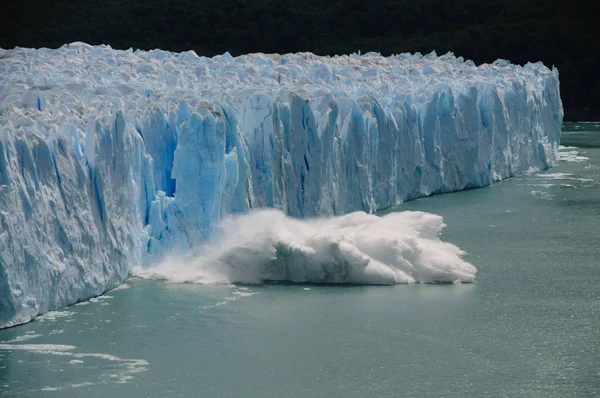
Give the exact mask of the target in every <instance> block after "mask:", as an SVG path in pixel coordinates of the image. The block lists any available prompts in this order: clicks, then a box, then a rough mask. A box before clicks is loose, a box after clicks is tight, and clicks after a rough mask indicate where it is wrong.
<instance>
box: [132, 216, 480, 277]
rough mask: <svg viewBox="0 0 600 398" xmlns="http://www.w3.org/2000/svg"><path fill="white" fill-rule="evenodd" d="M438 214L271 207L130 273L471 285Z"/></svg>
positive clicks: (469, 271)
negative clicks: (185, 251)
mask: <svg viewBox="0 0 600 398" xmlns="http://www.w3.org/2000/svg"><path fill="white" fill-rule="evenodd" d="M444 227H445V224H444V223H443V219H442V217H440V216H437V215H434V214H429V213H423V212H397V213H390V214H387V215H385V216H383V217H379V216H375V215H369V214H366V213H363V212H355V213H351V214H348V215H345V216H340V217H332V218H322V219H311V220H298V219H294V218H291V217H288V216H286V215H285V214H283V213H282V212H280V211H278V210H272V209H270V210H260V211H254V212H251V213H249V214H246V215H241V216H235V217H228V218H226V219H224V221H223V222H221V224H220V225H219V227H218V231H219V233H218V234H216V236H217V237H216V238H215V239H212V240H211V241H209V242H208V243H207V244H206V245H203V246H202V247H200V248H199V250H198V252H199V253H201V254H200V255H198V256H197V257H195V258H178V257H177V256H170V257H169V258H168V259H167V260H166V261H164V262H162V263H161V264H159V265H157V266H154V267H150V268H137V269H135V270H134V275H135V276H137V277H140V278H144V279H161V280H166V281H169V282H173V283H203V284H206V283H223V284H229V283H236V282H241V283H249V284H258V283H262V282H264V281H291V282H309V283H352V284H378V285H379V284H398V283H456V282H473V279H474V277H475V273H476V268H475V267H474V266H473V265H471V264H469V263H467V262H466V261H464V260H463V259H462V258H461V256H462V255H463V254H464V252H463V251H462V250H460V249H459V248H458V247H456V246H455V245H452V244H450V243H446V242H442V241H441V240H440V238H439V235H440V233H441V231H442V229H443V228H444Z"/></svg>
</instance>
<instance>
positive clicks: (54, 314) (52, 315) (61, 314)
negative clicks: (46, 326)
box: [36, 311, 74, 322]
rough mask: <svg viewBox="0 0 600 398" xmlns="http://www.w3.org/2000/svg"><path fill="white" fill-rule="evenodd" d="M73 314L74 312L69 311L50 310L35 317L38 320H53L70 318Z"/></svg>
mask: <svg viewBox="0 0 600 398" xmlns="http://www.w3.org/2000/svg"><path fill="white" fill-rule="evenodd" d="M73 314H74V312H71V311H50V312H46V313H45V314H44V315H40V316H38V317H37V318H36V319H37V320H38V321H39V322H54V321H56V320H57V319H61V318H70V317H72V316H73Z"/></svg>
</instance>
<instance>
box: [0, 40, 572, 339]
mask: <svg viewBox="0 0 600 398" xmlns="http://www.w3.org/2000/svg"><path fill="white" fill-rule="evenodd" d="M562 116H563V111H562V103H561V101H560V95H559V81H558V72H557V71H556V70H550V69H548V68H546V67H545V66H543V65H542V64H540V63H537V64H528V65H526V66H524V67H518V66H515V65H511V64H510V63H508V62H506V61H497V62H495V63H494V64H492V65H481V66H479V67H476V66H475V65H474V64H473V63H472V62H470V61H466V62H465V61H464V60H463V59H462V58H456V57H454V56H453V55H450V54H448V55H444V56H441V57H438V56H436V55H435V54H430V55H426V56H421V55H418V54H417V55H409V54H402V55H398V56H393V57H387V58H386V57H382V56H379V55H377V54H372V53H369V54H365V55H362V56H359V55H351V56H341V57H318V56H316V55H313V54H309V53H301V54H286V55H265V54H251V55H245V56H241V57H236V58H233V57H231V56H230V55H229V54H225V55H221V56H217V57H214V58H203V57H198V56H197V55H196V54H195V53H194V52H184V53H170V52H166V51H160V50H154V51H149V52H144V51H131V50H130V51H116V50H113V49H111V48H110V47H107V46H96V47H93V46H89V45H87V44H83V43H73V44H70V45H65V46H63V47H61V48H60V49H57V50H50V49H39V50H33V49H23V48H16V49H14V50H3V49H0V327H1V326H9V325H14V324H18V323H22V322H26V321H28V320H30V319H32V318H33V317H35V316H36V315H37V314H40V313H44V312H47V311H49V310H53V309H57V308H60V307H62V306H65V305H68V304H72V303H75V302H77V301H80V300H84V299H86V298H89V297H92V296H96V295H98V294H101V293H102V292H104V291H106V290H108V289H111V288H115V287H117V286H118V285H119V284H121V283H122V282H123V280H124V279H125V278H127V277H128V276H129V274H130V272H131V270H132V268H133V267H134V266H139V265H143V266H147V265H150V264H157V263H161V262H162V261H163V259H164V258H165V255H169V254H170V253H172V252H177V253H181V252H188V253H189V252H191V253H192V254H194V255H200V253H199V252H198V249H199V248H200V247H201V244H202V243H203V242H206V241H207V239H210V238H211V237H212V235H213V234H214V231H215V228H216V227H217V225H218V221H219V220H221V219H222V217H223V216H224V215H227V214H239V213H246V212H248V211H249V210H251V209H254V208H258V207H274V208H278V209H280V210H282V211H283V212H284V213H285V214H287V215H289V216H292V217H296V218H300V217H325V216H331V215H340V214H346V213H350V212H354V211H360V210H362V211H364V212H367V213H371V212H374V211H376V210H378V209H384V208H387V207H390V206H393V205H395V204H397V203H399V202H401V201H403V200H407V199H411V198H416V197H419V196H425V195H429V194H434V193H442V192H450V191H456V190H460V189H465V188H475V187H481V186H485V185H488V184H490V183H492V182H494V181H497V180H500V179H504V178H507V177H510V176H513V175H516V174H519V173H524V172H526V171H528V170H531V169H544V168H547V167H549V166H550V165H551V164H552V163H553V162H554V161H555V160H556V157H557V149H558V142H559V136H560V126H561V123H562ZM332 278H333V279H334V280H336V277H335V276H332ZM337 279H338V280H341V279H343V278H337ZM400 280H403V281H405V280H406V281H409V280H410V278H406V279H403V278H400Z"/></svg>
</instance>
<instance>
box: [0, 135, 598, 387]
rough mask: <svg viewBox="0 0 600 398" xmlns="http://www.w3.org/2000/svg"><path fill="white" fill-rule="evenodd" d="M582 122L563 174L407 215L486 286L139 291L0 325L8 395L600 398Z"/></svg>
mask: <svg viewBox="0 0 600 398" xmlns="http://www.w3.org/2000/svg"><path fill="white" fill-rule="evenodd" d="M575 127H577V125H569V126H567V127H566V129H567V130H573V131H574V132H565V133H563V142H562V144H563V145H569V146H571V145H573V146H578V147H580V148H584V149H567V150H563V153H565V155H564V157H565V159H566V160H564V161H561V162H560V163H559V165H558V166H557V167H555V168H553V169H551V170H549V171H546V172H543V173H539V174H535V175H526V176H522V177H519V178H514V179H511V180H508V181H504V182H502V183H499V184H495V185H493V186H491V187H488V188H485V189H480V190H473V191H466V192H459V193H454V194H448V195H440V196H435V197H431V198H426V199H420V200H416V201H413V202H408V203H405V204H403V205H402V206H401V207H400V208H398V209H395V210H422V211H428V212H432V213H436V214H440V215H442V216H444V218H445V221H446V223H447V224H448V227H447V228H446V230H445V231H444V233H443V239H444V240H447V241H450V242H452V243H455V244H457V245H458V246H460V247H461V248H462V249H463V250H465V251H467V252H468V255H467V256H466V259H467V260H468V261H470V262H472V263H473V264H474V265H476V266H477V268H478V274H477V277H476V283H475V284H465V285H439V286H433V285H413V286H390V287H373V286H352V287H335V286H308V285H264V286H247V287H240V286H237V287H236V286H201V285H175V284H165V283H162V282H152V281H139V280H130V281H128V282H127V284H128V286H129V288H128V289H123V290H118V291H113V292H109V293H108V295H107V296H108V297H104V298H98V299H93V300H91V301H90V302H87V303H84V304H83V305H75V306H72V307H69V308H67V309H64V310H63V311H60V312H58V313H52V314H50V315H49V316H45V317H42V318H40V319H38V320H36V321H34V322H31V323H29V324H26V325H23V326H19V327H15V328H11V329H7V330H1V331H0V341H2V343H0V396H11V397H12V396H16V397H80V396H85V397H106V396H113V397H366V396H372V397H400V396H406V397H438V396H439V397H442V396H443V397H464V396H471V397H505V396H509V397H513V396H523V397H567V396H569V397H572V396H581V397H593V396H599V395H600V244H599V243H600V242H599V238H600V132H599V131H594V128H593V127H590V126H587V125H585V126H584V127H580V128H575ZM596 130H598V129H597V128H596ZM569 151H575V152H577V153H575V152H573V153H571V154H569V155H567V153H568V152H569ZM584 157H585V158H587V159H584ZM11 340H14V341H11ZM65 345H69V346H73V347H65Z"/></svg>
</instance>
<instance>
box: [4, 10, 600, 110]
mask: <svg viewBox="0 0 600 398" xmlns="http://www.w3.org/2000/svg"><path fill="white" fill-rule="evenodd" d="M598 17H600V1H595V0H570V1H564V0H339V1H331V2H330V1H323V0H303V1H297V0H252V1H249V0H201V1H194V0H102V1H101V0H22V1H18V2H10V3H8V4H4V5H3V6H2V12H1V13H0V33H1V34H0V47H2V48H13V47H15V46H21V47H50V48H55V47H60V46H61V45H63V44H64V43H70V42H73V41H84V42H87V43H90V44H109V45H111V46H112V47H113V48H122V49H126V48H129V47H133V48H140V49H152V48H161V49H165V50H171V51H183V50H189V49H193V50H195V51H196V52H197V53H198V54H199V55H206V56H212V55H215V54H221V53H224V52H226V51H229V52H230V53H231V54H232V55H239V54H242V53H248V52H278V53H285V52H296V51H311V52H314V53H317V54H321V55H326V54H330V55H333V54H343V53H352V52H356V51H358V50H360V51H362V52H363V53H364V52H368V51H377V52H380V53H382V54H384V55H389V54H395V53H402V52H417V51H419V52H421V53H429V52H431V51H433V50H435V51H436V52H437V53H438V54H443V53H446V52H448V51H452V52H454V53H455V54H456V55H460V56H463V57H465V58H468V59H472V60H473V61H475V62H476V63H478V64H479V63H484V62H492V61H494V60H495V59H497V58H503V59H508V60H510V61H512V62H514V63H519V64H524V63H526V62H529V61H532V62H535V61H543V62H544V63H545V64H546V65H547V66H549V67H551V66H553V65H554V66H556V67H557V68H558V69H559V72H560V80H561V94H562V99H563V104H564V107H565V120H600V78H599V77H598V74H599V73H600V28H599V25H600V24H599V21H598Z"/></svg>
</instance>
